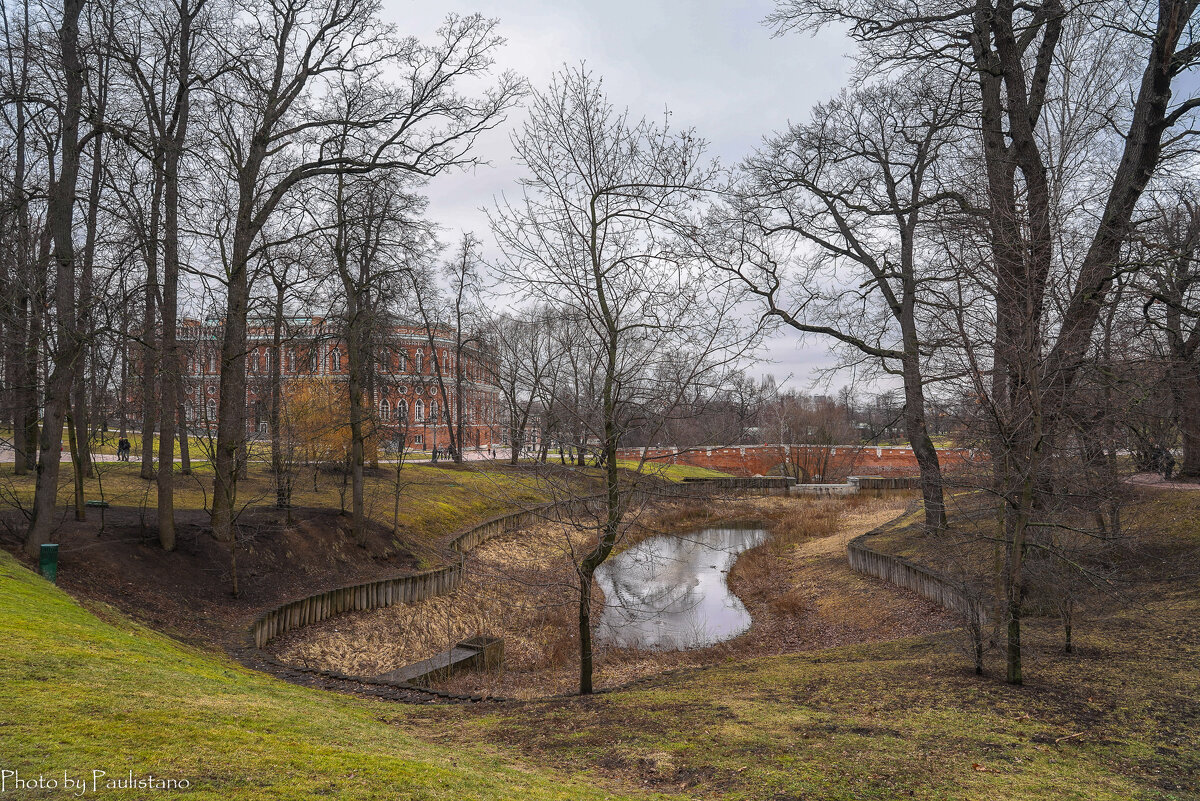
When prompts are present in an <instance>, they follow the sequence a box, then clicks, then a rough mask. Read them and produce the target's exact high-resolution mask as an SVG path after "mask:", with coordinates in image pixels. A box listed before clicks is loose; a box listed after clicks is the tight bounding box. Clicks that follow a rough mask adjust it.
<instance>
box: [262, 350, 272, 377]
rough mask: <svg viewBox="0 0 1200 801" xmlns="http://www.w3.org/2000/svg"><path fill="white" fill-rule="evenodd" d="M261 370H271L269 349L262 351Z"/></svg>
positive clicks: (266, 371) (265, 371) (267, 371)
mask: <svg viewBox="0 0 1200 801" xmlns="http://www.w3.org/2000/svg"><path fill="white" fill-rule="evenodd" d="M263 372H264V373H269V372H271V351H269V350H267V351H263Z"/></svg>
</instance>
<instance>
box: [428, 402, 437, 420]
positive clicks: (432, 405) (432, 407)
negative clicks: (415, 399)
mask: <svg viewBox="0 0 1200 801" xmlns="http://www.w3.org/2000/svg"><path fill="white" fill-rule="evenodd" d="M429 416H430V418H432V419H433V422H435V423H436V422H437V419H438V415H437V401H430V402H429Z"/></svg>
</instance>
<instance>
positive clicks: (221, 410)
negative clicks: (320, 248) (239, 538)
mask: <svg viewBox="0 0 1200 801" xmlns="http://www.w3.org/2000/svg"><path fill="white" fill-rule="evenodd" d="M249 214H250V201H249V199H248V198H246V199H245V201H244V202H243V203H242V205H241V209H240V211H239V215H249ZM239 229H240V230H239V231H238V233H237V235H236V236H235V240H236V241H235V246H234V255H233V260H232V263H231V268H230V273H229V282H228V292H227V295H226V301H225V325H224V330H223V332H222V340H221V378H220V398H219V400H218V402H217V446H216V452H215V453H214V455H213V505H212V515H211V520H212V529H213V536H214V537H216V538H217V540H219V541H220V542H228V543H232V542H233V510H234V506H235V505H236V503H237V482H238V477H239V465H238V460H239V457H240V456H241V454H242V453H243V444H244V442H245V439H246V314H247V311H248V309H249V305H250V282H249V276H248V274H247V269H248V262H249V255H250V245H251V242H252V240H253V238H254V234H253V233H252V232H251V231H250V230H249V226H248V225H247V224H244V223H239ZM231 547H232V545H231Z"/></svg>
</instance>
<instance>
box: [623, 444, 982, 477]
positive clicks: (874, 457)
mask: <svg viewBox="0 0 1200 801" xmlns="http://www.w3.org/2000/svg"><path fill="white" fill-rule="evenodd" d="M641 455H642V450H641V449H640V448H623V449H621V450H620V451H619V456H620V458H621V459H629V460H633V461H637V460H638V459H640V458H641ZM984 458H986V457H985V455H984V454H983V453H982V452H980V451H976V450H973V449H971V448H938V459H939V460H940V462H941V465H942V469H943V470H946V471H953V470H959V469H962V468H964V467H966V466H968V465H971V464H974V463H975V462H976V461H977V460H982V459H984ZM646 459H647V460H648V461H652V462H657V463H659V464H681V465H692V466H694V467H707V468H709V469H711V470H720V471H721V472H722V473H729V474H731V475H735V476H765V475H770V474H772V473H774V474H776V475H778V474H779V473H780V472H781V468H782V466H783V465H785V464H787V465H788V466H789V468H790V469H789V470H788V473H789V474H795V472H796V468H797V467H799V468H800V473H801V476H802V480H808V481H825V482H828V481H844V480H845V479H846V477H847V476H853V475H863V476H915V475H917V460H916V457H914V456H913V452H912V448H910V447H907V446H904V447H891V446H878V447H877V446H874V445H838V446H836V447H831V446H827V445H742V446H734V447H730V448H705V447H698V448H687V449H683V450H680V449H678V448H675V447H673V446H665V447H661V448H650V449H649V450H647V451H646Z"/></svg>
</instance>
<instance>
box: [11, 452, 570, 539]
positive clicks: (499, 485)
mask: <svg viewBox="0 0 1200 801" xmlns="http://www.w3.org/2000/svg"><path fill="white" fill-rule="evenodd" d="M139 470H140V465H139V463H138V462H137V461H132V462H99V463H97V464H96V465H95V467H94V475H93V477H92V478H90V479H86V480H85V482H84V497H85V499H86V500H101V499H103V500H106V501H108V502H109V503H110V504H111V505H113V506H125V507H135V508H140V507H142V506H145V507H146V508H147V509H155V508H157V506H158V495H157V485H156V483H155V482H154V481H152V480H151V481H147V480H145V479H143V478H141V477H140V475H139ZM369 472H370V474H369V475H368V476H367V477H366V480H365V491H364V496H365V497H366V506H367V514H368V517H371V518H373V519H375V520H376V521H378V522H380V523H382V524H384V525H386V526H389V527H390V526H391V524H392V512H393V509H394V503H393V500H394V496H395V488H396V484H395V469H394V466H389V465H382V466H381V467H380V469H379V470H378V471H369ZM212 478H213V476H212V467H211V465H210V464H208V463H207V462H194V463H193V470H192V475H190V476H182V475H179V476H177V477H176V489H175V493H174V499H175V509H176V511H186V510H203V509H205V508H206V505H207V504H209V503H211V499H212ZM400 482H401V489H400V514H399V522H400V526H401V528H402V529H404V530H405V531H406V532H407V533H408V534H409V535H410V536H412V537H416V538H418V539H422V540H429V541H432V540H436V539H437V538H439V537H441V536H444V535H445V534H449V533H451V532H454V531H457V530H459V529H461V528H464V527H466V526H469V525H471V524H473V523H476V522H479V521H482V520H485V519H487V518H488V517H493V516H495V515H498V514H501V513H503V512H505V511H508V510H511V509H512V508H513V507H515V506H518V505H522V504H535V503H540V502H542V501H544V500H546V499H547V498H548V495H547V489H546V488H545V487H539V485H538V484H537V483H536V481H535V480H534V479H532V478H531V477H530V476H528V475H523V474H521V473H519V472H513V471H510V470H505V469H497V468H493V467H480V466H476V465H470V466H466V467H462V468H451V467H433V466H429V465H419V464H407V465H405V466H404V469H403V470H401V472H400ZM34 484H35V477H34V475H33V474H32V473H30V474H27V475H25V476H14V475H13V465H12V463H0V490H3V493H4V497H3V498H2V499H0V504H3V505H12V503H14V502H19V503H21V504H22V505H24V506H26V507H28V506H29V505H30V504H31V503H32V500H33V491H34ZM341 484H342V479H341V477H340V476H339V475H337V474H333V473H324V472H322V473H319V474H318V475H317V484H316V488H315V489H314V486H313V471H312V470H311V469H309V468H306V467H302V468H300V469H299V470H298V471H297V473H296V475H295V477H294V486H293V493H292V504H293V506H295V507H315V508H325V509H338V508H339V507H340V505H341V503H342V495H341V492H340V489H341ZM73 486H74V485H73V479H72V474H71V470H70V464H69V463H64V464H63V466H62V473H61V474H60V482H59V489H58V501H59V504H60V505H66V504H69V503H71V501H72V498H73V492H74V489H73ZM345 497H346V503H347V504H348V503H349V502H350V500H349V491H348V490H347V492H346V496H345ZM238 498H239V503H240V504H243V505H249V506H267V507H271V508H273V507H274V503H275V489H274V484H273V482H272V478H271V475H270V473H269V471H268V470H266V469H265V466H262V465H259V464H252V465H251V469H250V471H249V475H248V477H247V478H246V479H244V480H242V481H240V482H239V483H238ZM91 514H95V513H94V510H93V511H92V512H91ZM98 519H99V518H98V517H97V520H98Z"/></svg>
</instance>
